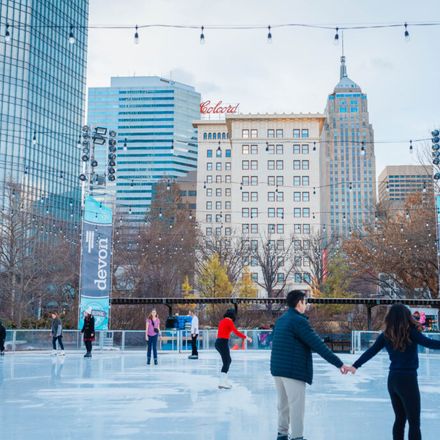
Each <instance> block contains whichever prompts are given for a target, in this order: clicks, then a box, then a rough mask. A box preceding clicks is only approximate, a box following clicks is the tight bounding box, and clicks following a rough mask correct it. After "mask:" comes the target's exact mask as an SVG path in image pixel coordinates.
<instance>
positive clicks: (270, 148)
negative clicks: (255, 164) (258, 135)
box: [266, 144, 275, 154]
mask: <svg viewBox="0 0 440 440" xmlns="http://www.w3.org/2000/svg"><path fill="white" fill-rule="evenodd" d="M266 151H267V152H268V153H269V154H275V145H273V144H267V145H266Z"/></svg>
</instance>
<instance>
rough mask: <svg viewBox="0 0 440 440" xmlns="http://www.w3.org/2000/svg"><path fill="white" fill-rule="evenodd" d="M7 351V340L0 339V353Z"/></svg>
mask: <svg viewBox="0 0 440 440" xmlns="http://www.w3.org/2000/svg"><path fill="white" fill-rule="evenodd" d="M2 351H5V340H4V339H0V352H2Z"/></svg>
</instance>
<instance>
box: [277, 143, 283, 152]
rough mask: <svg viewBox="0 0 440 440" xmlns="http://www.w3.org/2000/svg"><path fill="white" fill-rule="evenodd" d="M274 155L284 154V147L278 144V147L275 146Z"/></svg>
mask: <svg viewBox="0 0 440 440" xmlns="http://www.w3.org/2000/svg"><path fill="white" fill-rule="evenodd" d="M276 153H277V154H284V147H283V145H282V144H278V145H277V146H276Z"/></svg>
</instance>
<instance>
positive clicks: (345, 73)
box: [339, 31, 347, 79]
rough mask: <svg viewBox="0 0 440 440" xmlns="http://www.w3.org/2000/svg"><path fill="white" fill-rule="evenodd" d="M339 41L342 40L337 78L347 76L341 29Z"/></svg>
mask: <svg viewBox="0 0 440 440" xmlns="http://www.w3.org/2000/svg"><path fill="white" fill-rule="evenodd" d="M341 42H342V55H341V70H340V74H339V79H342V78H346V77H347V66H346V65H345V55H344V31H341Z"/></svg>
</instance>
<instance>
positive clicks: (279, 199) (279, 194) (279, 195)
mask: <svg viewBox="0 0 440 440" xmlns="http://www.w3.org/2000/svg"><path fill="white" fill-rule="evenodd" d="M277 202H284V192H283V191H278V192H277Z"/></svg>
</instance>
